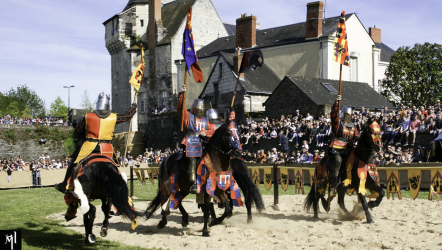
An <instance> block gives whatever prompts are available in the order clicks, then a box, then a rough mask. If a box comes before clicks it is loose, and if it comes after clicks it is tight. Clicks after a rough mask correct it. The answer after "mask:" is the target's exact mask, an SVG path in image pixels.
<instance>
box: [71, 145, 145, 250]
mask: <svg viewBox="0 0 442 250" xmlns="http://www.w3.org/2000/svg"><path fill="white" fill-rule="evenodd" d="M80 164H81V165H80ZM79 165H80V166H79V167H78V170H77V171H75V172H76V173H77V174H76V176H75V177H77V178H74V177H71V178H72V179H74V180H72V181H71V182H70V183H71V184H72V183H73V184H74V185H73V190H72V191H71V193H67V194H66V195H65V200H67V201H66V203H68V200H70V201H71V202H72V203H70V204H71V205H70V208H69V210H68V213H66V216H65V217H66V220H70V219H72V218H74V215H75V213H76V208H77V205H76V204H77V203H76V202H74V201H75V200H76V199H78V201H79V202H80V204H81V206H80V208H79V212H80V213H81V214H83V223H84V227H85V240H84V241H85V243H87V244H93V243H95V241H96V237H95V235H94V234H93V233H92V227H93V224H94V220H95V212H96V208H95V206H94V205H92V204H91V203H90V201H91V200H95V199H100V200H101V203H102V205H101V210H102V211H103V213H104V221H103V226H102V227H101V232H100V235H101V236H102V237H106V236H107V232H108V229H109V218H110V216H111V213H112V212H111V206H112V205H114V206H115V207H116V209H117V210H118V213H119V214H120V215H122V216H123V218H126V219H129V220H132V221H133V224H132V225H133V227H132V228H133V229H134V225H138V224H137V221H136V217H137V216H138V213H137V212H135V210H134V209H133V207H132V204H130V203H131V201H130V200H129V196H128V189H127V176H126V174H125V173H124V172H122V173H121V174H120V173H119V171H118V169H117V167H116V164H115V163H113V161H112V160H111V159H110V158H108V157H106V156H103V155H97V154H92V155H90V156H88V157H87V158H85V159H84V160H83V161H81V162H80V163H79ZM75 198H76V199H75ZM69 213H71V216H70V218H68V214H69Z"/></svg>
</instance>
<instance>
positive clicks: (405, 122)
mask: <svg viewBox="0 0 442 250" xmlns="http://www.w3.org/2000/svg"><path fill="white" fill-rule="evenodd" d="M409 134H410V118H409V115H408V112H404V117H403V118H402V121H401V127H400V129H399V134H398V135H399V141H398V142H397V143H396V145H401V144H402V141H403V138H404V137H405V141H406V143H405V144H404V146H405V147H406V146H408V135H409Z"/></svg>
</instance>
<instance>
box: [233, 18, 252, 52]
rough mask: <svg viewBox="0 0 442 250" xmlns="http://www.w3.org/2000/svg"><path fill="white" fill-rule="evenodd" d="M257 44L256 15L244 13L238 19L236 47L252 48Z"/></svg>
mask: <svg viewBox="0 0 442 250" xmlns="http://www.w3.org/2000/svg"><path fill="white" fill-rule="evenodd" d="M255 45H256V16H247V14H242V15H241V18H238V19H236V47H237V48H238V47H240V48H243V49H244V48H251V47H253V46H255Z"/></svg>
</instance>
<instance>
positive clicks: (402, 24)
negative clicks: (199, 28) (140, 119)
mask: <svg viewBox="0 0 442 250" xmlns="http://www.w3.org/2000/svg"><path fill="white" fill-rule="evenodd" d="M127 1H128V0H93V1H90V0H39V1H35V0H3V1H2V14H1V15H0V91H1V92H4V91H7V90H9V89H11V88H16V87H17V86H19V85H27V86H28V87H29V88H31V89H33V90H35V91H36V92H37V94H38V95H39V96H40V97H41V98H42V99H43V100H44V101H45V103H46V107H47V108H49V107H50V103H51V102H53V101H54V100H55V99H56V98H57V96H60V97H61V98H62V99H63V100H64V101H65V104H66V105H68V90H67V89H65V88H63V86H72V85H74V86H75V87H73V88H71V91H70V107H71V108H72V107H75V108H80V104H81V96H82V94H83V93H84V91H85V90H87V91H88V93H89V97H90V99H91V101H94V100H96V98H97V96H98V94H99V93H101V92H103V91H104V92H105V93H107V94H110V91H111V60H110V59H111V57H110V55H109V53H108V52H107V50H106V47H105V41H104V26H103V22H104V21H106V20H107V19H109V18H110V17H112V16H114V15H115V14H117V13H119V12H121V11H122V10H123V8H124V7H125V6H126V4H127ZM178 1H180V0H178ZM212 2H213V4H214V6H215V8H216V10H217V11H218V14H219V16H220V18H221V20H222V21H223V22H228V23H235V20H236V18H239V17H240V15H241V14H242V13H247V14H248V15H251V14H252V15H254V16H256V17H257V22H258V23H260V24H261V29H266V28H272V27H278V26H284V25H288V24H293V23H299V22H304V21H305V19H306V4H307V3H308V2H312V1H307V0H272V1H269V0H253V1H252V0H212ZM323 2H325V18H328V17H333V16H339V15H340V13H341V12H342V11H343V10H345V11H346V13H347V14H348V13H356V14H357V15H358V17H359V19H360V20H361V22H362V24H363V25H364V26H365V28H366V29H368V27H373V26H374V25H376V27H377V28H380V29H381V30H382V42H383V43H385V44H386V45H388V46H389V47H391V48H392V49H395V50H396V49H397V48H399V47H401V46H413V45H414V44H416V43H424V42H430V43H439V44H441V43H442V32H441V31H440V28H439V26H440V24H441V23H442V15H441V14H440V9H441V8H442V1H439V0H425V1H422V2H420V1H416V0H414V1H411V0H401V1H399V0H389V1H381V0H357V1H356V0H340V1H331V0H329V1H323ZM0 108H1V107H0Z"/></svg>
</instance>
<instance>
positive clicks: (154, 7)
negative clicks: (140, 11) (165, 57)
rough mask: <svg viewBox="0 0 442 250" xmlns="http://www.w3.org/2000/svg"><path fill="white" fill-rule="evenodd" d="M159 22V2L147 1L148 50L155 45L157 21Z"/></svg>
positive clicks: (159, 0)
mask: <svg viewBox="0 0 442 250" xmlns="http://www.w3.org/2000/svg"><path fill="white" fill-rule="evenodd" d="M158 20H161V0H149V24H148V28H147V32H148V42H149V49H150V48H154V47H155V45H156V43H157V38H158V37H157V28H158V27H157V21H158Z"/></svg>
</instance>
